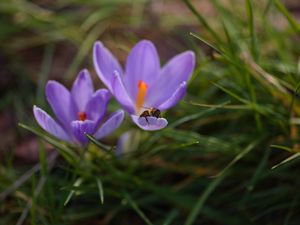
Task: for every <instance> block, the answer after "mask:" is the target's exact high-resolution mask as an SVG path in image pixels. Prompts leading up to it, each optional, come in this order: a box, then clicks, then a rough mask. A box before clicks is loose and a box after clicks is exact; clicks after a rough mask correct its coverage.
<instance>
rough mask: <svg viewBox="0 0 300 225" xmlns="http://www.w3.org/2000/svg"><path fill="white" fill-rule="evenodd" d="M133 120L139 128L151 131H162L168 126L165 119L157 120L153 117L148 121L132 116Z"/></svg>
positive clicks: (148, 118) (149, 117)
mask: <svg viewBox="0 0 300 225" xmlns="http://www.w3.org/2000/svg"><path fill="white" fill-rule="evenodd" d="M131 119H132V120H133V122H134V123H135V124H136V125H138V127H140V128H141V129H143V130H149V131H154V130H161V129H163V128H165V127H166V126H167V125H168V121H167V120H166V119H165V118H156V117H153V116H148V117H147V120H146V118H145V117H139V116H136V115H131Z"/></svg>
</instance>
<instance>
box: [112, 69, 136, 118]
mask: <svg viewBox="0 0 300 225" xmlns="http://www.w3.org/2000/svg"><path fill="white" fill-rule="evenodd" d="M112 93H113V95H114V96H115V98H116V99H117V100H118V102H119V103H120V104H121V105H122V107H123V108H124V109H125V110H126V111H127V112H129V113H130V114H131V113H134V111H135V106H134V104H133V102H132V100H131V99H130V97H129V96H128V93H127V90H126V89H125V87H124V84H123V81H122V79H121V77H120V74H119V73H118V72H117V71H115V73H114V79H113V82H112Z"/></svg>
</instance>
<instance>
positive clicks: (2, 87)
mask: <svg viewBox="0 0 300 225" xmlns="http://www.w3.org/2000/svg"><path fill="white" fill-rule="evenodd" d="M299 18H300V3H299V1H298V0H286V1H280V0H211V1H208V0H198V1H197V0H193V1H192V0H191V1H189V0H85V1H84V0H61V1H58V0H57V1H55V0H36V1H25V0H2V1H0V66H1V69H0V73H1V76H0V96H1V97H0V137H1V146H0V156H1V158H0V162H1V164H0V224H5V225H10V224H17V225H21V224H43V225H44V224H51V225H53V224H57V225H62V224H84V225H88V224H91V225H102V224H103V225H104V224H112V225H114V224H122V225H126V224H133V225H135V224H147V225H151V224H155V225H160V224H161V225H168V224H174V225H177V224H178V225H182V224H184V225H192V224H195V225H198V224H199V225H200V224H209V225H214V224H222V225H223V224H228V225H240V224H245V225H246V224H257V225H261V224H264V225H274V224H275V225H277V224H284V225H298V224H300V210H299V206H300V202H299V189H300V180H299V173H300V170H299V166H300V164H299V159H298V156H299V154H300V153H299V152H300V149H299V148H300V147H299V131H298V129H299V127H298V126H299V123H300V122H299V116H300V100H299V99H300V98H299V94H298V93H297V92H298V88H299V86H300V85H299V84H300V83H299V81H300V63H299V56H300V37H299V35H300V25H299ZM141 39H149V40H151V41H153V42H154V44H155V45H156V47H157V49H158V52H159V55H160V56H161V62H162V64H163V63H165V62H166V61H167V60H168V59H170V58H171V57H172V56H174V55H176V54H178V53H180V52H182V51H185V50H187V49H191V50H193V51H195V53H196V56H197V59H196V60H197V67H196V70H195V72H194V75H193V78H192V80H191V82H190V83H189V88H188V93H187V95H186V97H185V99H184V100H183V101H181V102H180V104H178V105H177V106H176V107H174V108H173V109H171V110H170V111H168V112H166V113H165V114H164V115H165V117H166V118H167V119H168V120H169V126H168V128H167V129H165V130H162V131H159V132H155V133H149V132H145V131H141V130H139V129H138V128H137V127H135V126H134V125H133V124H132V123H131V121H130V119H128V118H127V119H126V121H125V122H124V123H123V125H122V126H121V128H120V129H118V131H117V132H116V133H114V134H113V135H111V136H109V137H107V138H105V139H104V140H101V141H102V142H103V143H104V144H105V145H109V146H115V145H116V142H117V140H118V138H119V137H120V135H121V134H123V133H124V132H129V133H128V134H130V135H129V136H130V140H129V144H127V145H126V149H123V150H124V155H123V156H121V158H118V157H115V156H114V155H113V154H112V155H111V154H107V153H103V151H101V145H100V146H99V145H97V143H96V144H91V145H90V146H89V148H88V149H87V152H86V154H85V155H84V157H83V159H82V160H80V163H78V162H79V161H76V160H78V159H77V156H76V154H75V156H74V158H72V159H71V160H68V159H66V157H65V156H64V155H63V154H62V155H60V156H59V157H58V158H57V157H56V156H55V157H53V152H56V151H59V152H60V153H61V152H63V151H62V150H63V149H64V147H62V148H61V149H60V147H59V146H60V145H55V144H56V143H60V142H57V140H52V139H51V137H47V136H45V135H46V134H45V133H44V132H42V131H41V130H40V129H39V128H38V125H37V124H36V122H35V121H34V118H33V114H32V105H34V104H36V105H38V106H40V107H42V108H44V109H47V111H48V112H51V110H50V108H49V106H48V105H47V102H46V101H45V98H44V86H45V84H46V82H47V80H49V79H55V80H58V81H60V82H62V83H63V84H65V85H66V86H67V87H70V85H71V83H72V81H73V79H74V78H75V77H76V75H77V72H78V71H79V70H81V69H83V68H87V69H89V70H90V71H91V73H92V75H93V80H94V84H95V85H96V86H97V87H101V86H102V84H101V82H100V80H99V79H98V77H97V76H96V74H95V71H94V69H93V65H92V46H93V43H94V42H95V41H96V40H101V41H102V42H103V43H104V44H105V45H106V46H107V47H108V48H109V49H110V50H111V51H112V52H113V53H114V54H115V55H116V56H117V58H118V59H119V60H120V62H121V63H122V64H124V62H125V60H126V57H127V54H128V52H129V51H130V48H131V47H132V46H133V45H134V44H135V43H136V42H138V41H139V40H141ZM118 107H119V106H118V104H117V103H116V102H115V101H113V102H112V103H111V104H110V106H109V110H110V111H112V110H114V109H116V108H118ZM18 123H22V124H26V125H28V126H29V127H32V128H33V129H37V130H38V131H37V133H36V134H37V135H35V134H33V133H32V132H28V130H26V129H23V128H22V127H20V126H18ZM47 138H50V139H47ZM43 139H44V140H43ZM45 139H46V140H48V142H49V140H51V141H54V142H51V141H50V142H51V143H52V145H51V144H48V143H47V141H45ZM53 143H54V144H53ZM53 146H54V147H53ZM73 150H74V149H71V151H73ZM74 151H76V150H74ZM75 162H77V163H75Z"/></svg>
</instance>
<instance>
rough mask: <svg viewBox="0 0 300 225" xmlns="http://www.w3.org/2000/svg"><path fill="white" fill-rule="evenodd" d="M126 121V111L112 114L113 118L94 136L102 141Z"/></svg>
mask: <svg viewBox="0 0 300 225" xmlns="http://www.w3.org/2000/svg"><path fill="white" fill-rule="evenodd" d="M123 119H124V111H123V110H121V109H120V110H118V111H116V112H114V113H112V114H111V116H110V117H109V118H108V119H107V120H106V121H105V122H104V123H103V124H102V126H101V127H100V128H99V129H98V131H97V132H96V133H95V134H94V137H95V138H96V139H101V138H103V137H105V136H107V135H109V134H110V133H112V132H113V131H114V130H116V129H117V128H118V127H119V126H120V125H121V123H122V121H123Z"/></svg>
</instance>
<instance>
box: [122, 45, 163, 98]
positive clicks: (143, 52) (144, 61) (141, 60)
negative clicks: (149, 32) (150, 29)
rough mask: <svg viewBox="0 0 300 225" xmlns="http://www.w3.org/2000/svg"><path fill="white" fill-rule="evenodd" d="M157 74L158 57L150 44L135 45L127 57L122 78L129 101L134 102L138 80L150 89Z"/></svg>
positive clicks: (158, 70) (158, 69)
mask: <svg viewBox="0 0 300 225" xmlns="http://www.w3.org/2000/svg"><path fill="white" fill-rule="evenodd" d="M159 72H160V62H159V56H158V54H157V51H156V48H155V46H154V45H153V44H152V42H150V41H147V40H143V41H140V42H139V43H137V44H136V45H135V46H134V47H133V49H132V51H131V52H130V54H129V56H128V59H127V63H126V73H125V74H126V75H125V77H124V84H125V86H126V88H127V90H128V92H129V95H130V97H131V99H133V100H134V101H135V99H136V96H137V92H138V82H139V81H140V80H141V81H144V82H145V83H146V84H147V85H148V87H149V88H150V87H151V86H152V85H153V83H154V82H155V80H156V79H157V77H158V76H159Z"/></svg>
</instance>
